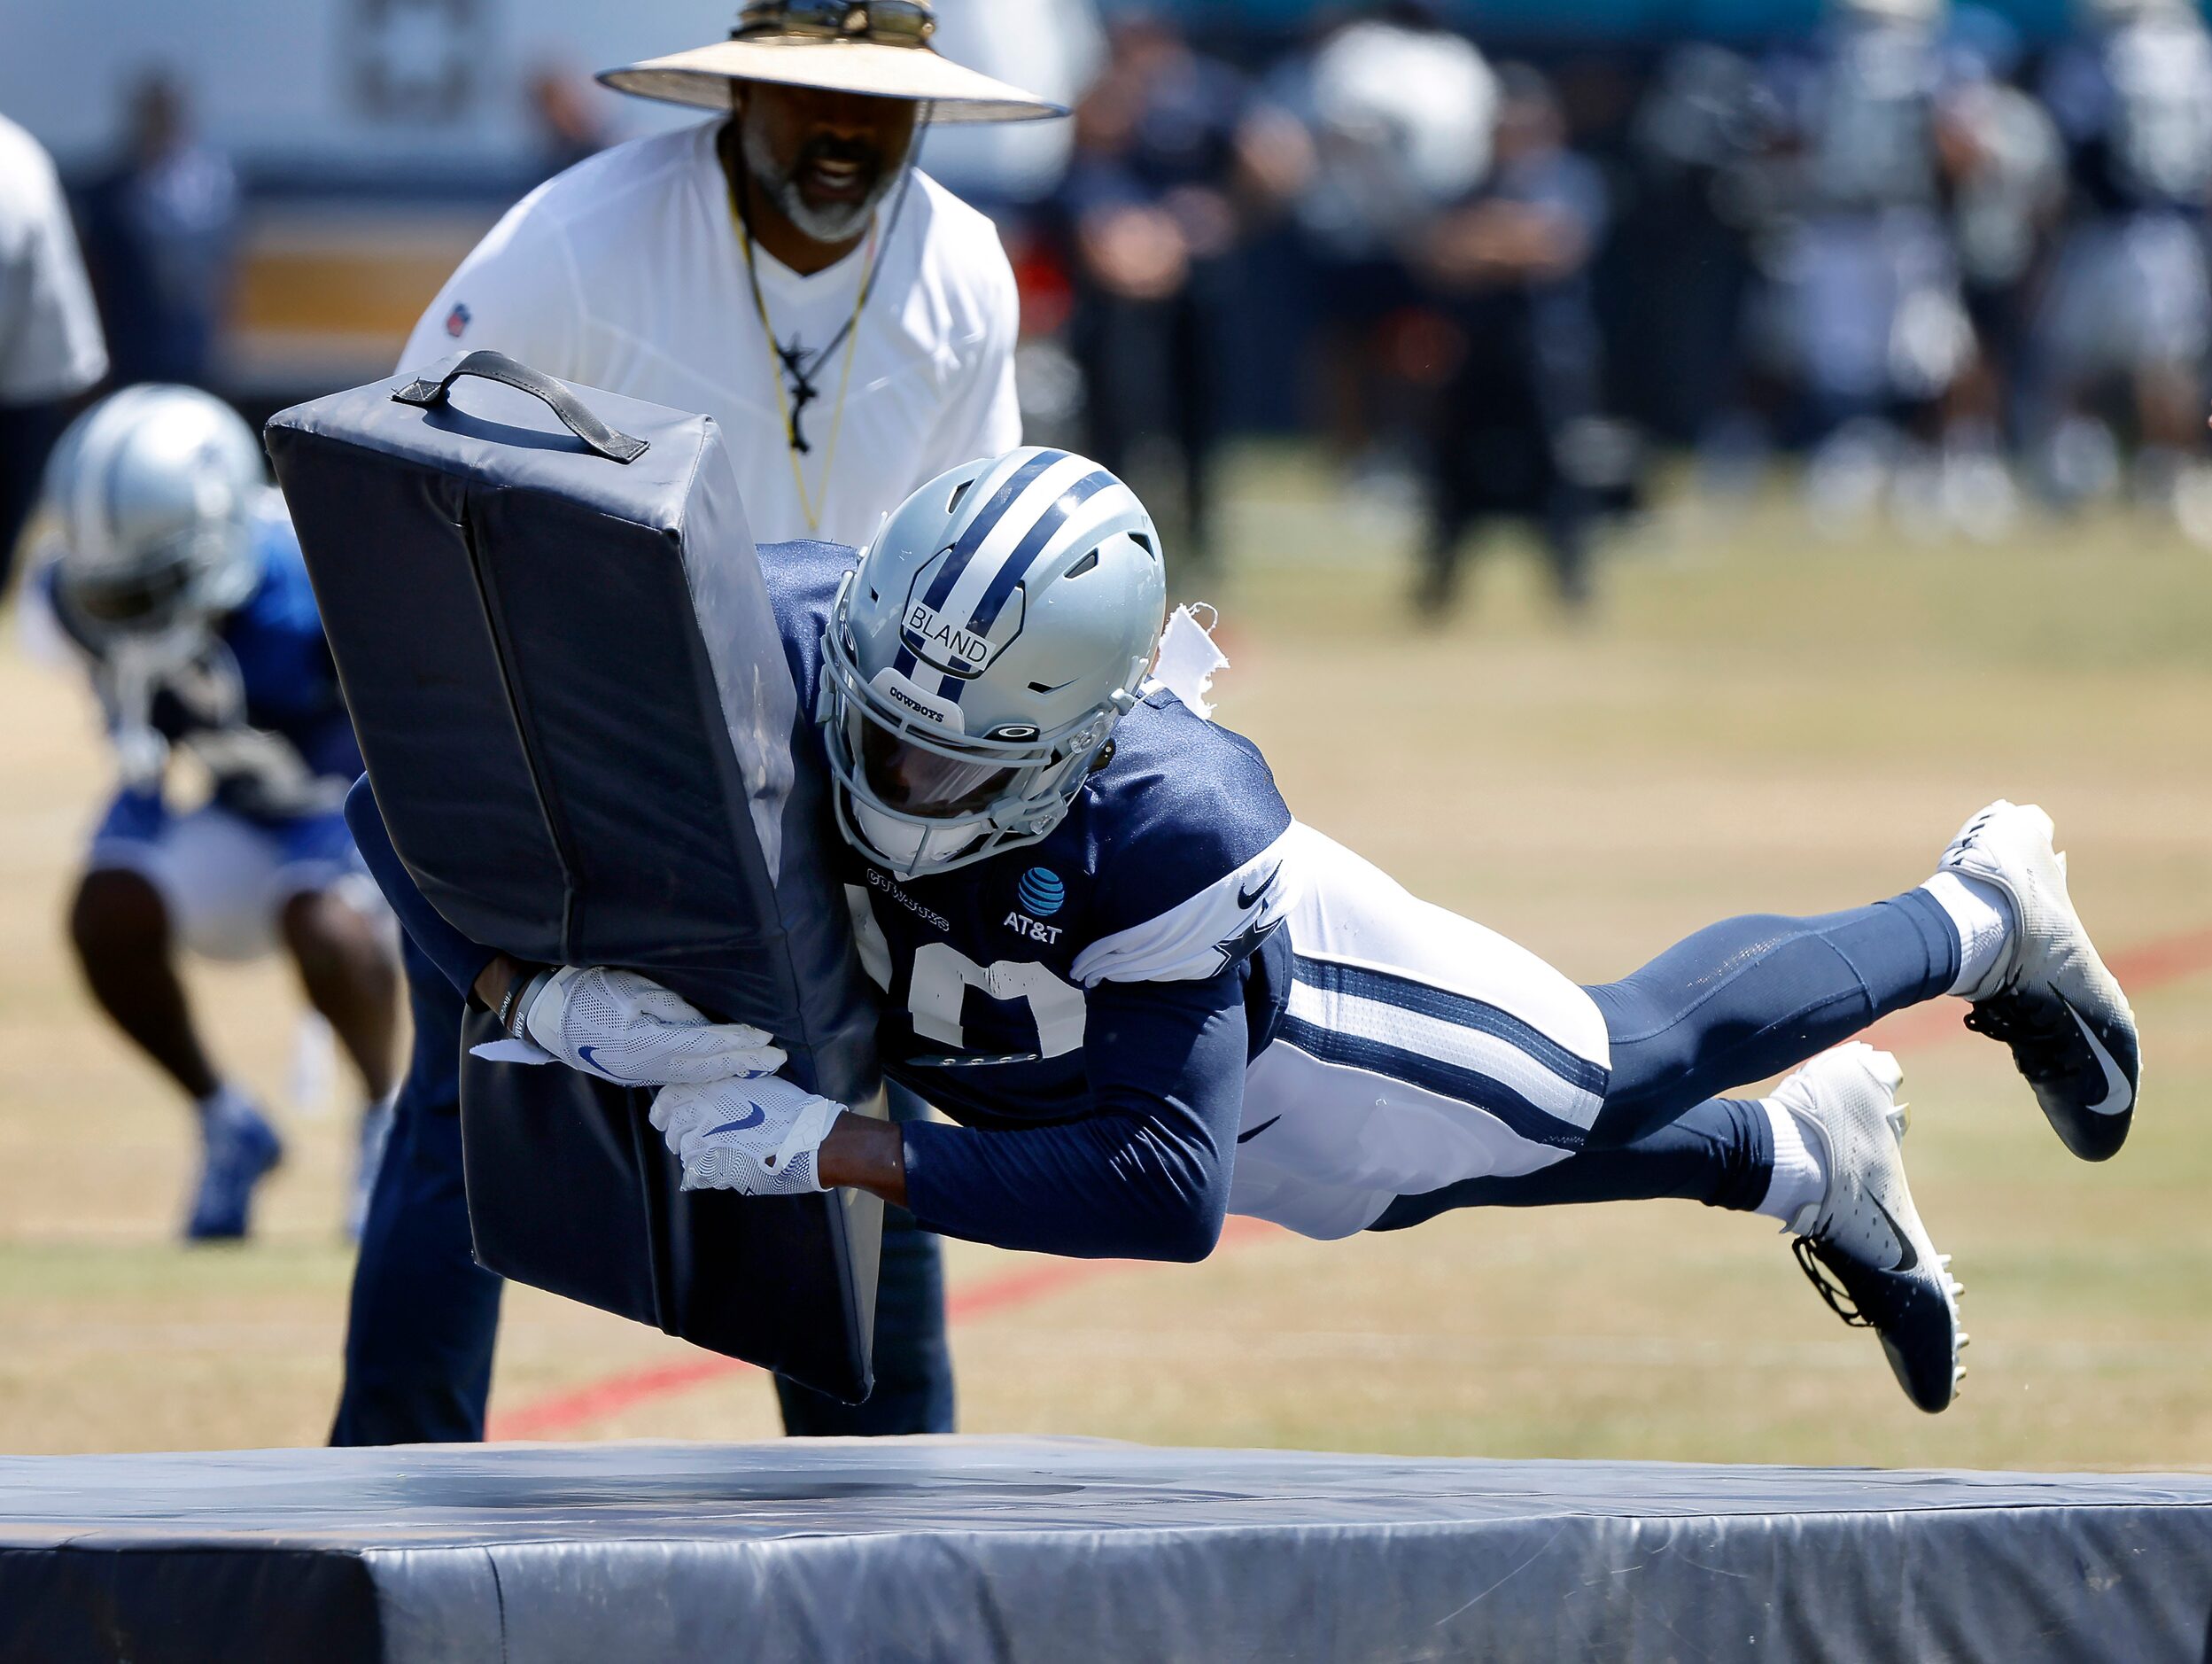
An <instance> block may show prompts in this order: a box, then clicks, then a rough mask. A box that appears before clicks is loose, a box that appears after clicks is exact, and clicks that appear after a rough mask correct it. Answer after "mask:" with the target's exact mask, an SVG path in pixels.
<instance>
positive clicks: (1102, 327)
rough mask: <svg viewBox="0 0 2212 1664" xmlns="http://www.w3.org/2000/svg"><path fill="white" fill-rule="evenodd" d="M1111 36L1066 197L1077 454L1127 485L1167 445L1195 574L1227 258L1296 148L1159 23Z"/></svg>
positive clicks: (1122, 21) (1204, 523)
mask: <svg viewBox="0 0 2212 1664" xmlns="http://www.w3.org/2000/svg"><path fill="white" fill-rule="evenodd" d="M1110 38H1111V43H1112V51H1111V54H1110V56H1109V58H1108V60H1107V63H1106V68H1105V71H1104V73H1103V74H1101V75H1100V76H1099V77H1098V80H1097V81H1096V82H1094V83H1093V84H1092V86H1091V88H1090V91H1089V92H1087V93H1086V94H1085V95H1084V96H1083V101H1082V103H1081V104H1080V105H1078V106H1077V108H1076V111H1075V154H1074V157H1073V159H1072V162H1071V165H1070V167H1069V170H1068V175H1067V182H1066V183H1065V185H1064V186H1063V187H1062V192H1061V199H1062V202H1063V205H1064V206H1065V209H1066V212H1067V219H1068V222H1069V227H1070V242H1071V244H1072V251H1073V253H1072V260H1071V264H1072V268H1073V272H1074V277H1075V311H1074V315H1073V317H1072V319H1071V321H1070V335H1071V339H1072V343H1073V346H1074V349H1075V360H1076V362H1077V364H1078V365H1079V366H1080V367H1081V369H1082V371H1083V380H1084V384H1085V391H1086V399H1085V404H1084V412H1085V421H1084V424H1083V427H1084V447H1083V448H1084V449H1085V450H1086V451H1087V452H1088V453H1089V454H1090V455H1092V456H1094V457H1096V458H1097V459H1098V461H1099V462H1100V463H1104V464H1105V465H1106V467H1107V468H1108V469H1110V470H1114V471H1115V472H1117V473H1122V474H1124V475H1126V474H1129V473H1130V472H1131V471H1132V470H1137V471H1138V472H1142V471H1145V470H1144V463H1145V461H1146V460H1147V459H1146V458H1145V455H1144V451H1145V441H1146V440H1148V439H1153V438H1154V437H1160V436H1164V437H1166V438H1168V439H1172V441H1173V443H1174V446H1175V448H1176V456H1177V459H1178V461H1179V463H1180V470H1181V483H1182V487H1183V489H1182V502H1183V514H1182V516H1181V518H1182V520H1183V522H1184V532H1185V534H1186V535H1185V539H1184V545H1183V549H1184V558H1185V559H1186V560H1189V561H1193V562H1203V561H1205V560H1206V559H1207V554H1208V551H1209V548H1210V546H1211V541H1212V536H1213V487H1212V470H1213V460H1214V453H1215V447H1216V446H1217V444H1218V443H1219V440H1220V438H1221V426H1222V385H1221V377H1222V338H1223V336H1224V334H1225V333H1226V332H1227V330H1229V328H1230V323H1231V318H1230V314H1231V311H1232V309H1233V307H1235V305H1236V300H1237V295H1236V276H1237V272H1236V268H1234V266H1233V265H1232V264H1231V258H1230V257H1231V256H1232V255H1233V254H1234V253H1235V252H1236V251H1237V249H1238V245H1239V244H1240V243H1241V242H1242V241H1243V239H1244V237H1245V236H1246V231H1247V229H1248V226H1249V223H1250V222H1251V220H1252V218H1253V216H1254V215H1255V214H1258V213H1261V212H1264V211H1265V210H1267V209H1268V208H1269V207H1271V206H1274V204H1275V203H1276V202H1277V200H1279V198H1280V195H1281V194H1282V191H1283V188H1284V186H1285V183H1288V182H1290V181H1292V180H1294V179H1295V177H1296V176H1297V175H1298V173H1299V172H1300V171H1302V165H1303V158H1304V151H1305V147H1304V142H1303V137H1302V135H1300V134H1299V133H1298V132H1297V130H1296V129H1295V128H1291V127H1288V126H1287V124H1286V122H1285V120H1284V119H1283V118H1281V117H1279V116H1272V117H1271V116H1269V115H1267V114H1264V113H1254V111H1253V108H1252V105H1251V104H1250V101H1249V98H1248V97H1247V93H1246V86H1245V82H1244V80H1243V78H1242V77H1241V76H1240V75H1238V74H1237V72H1236V71H1234V70H1233V69H1231V68H1230V67H1229V66H1227V65H1225V64H1222V63H1218V62H1216V61H1215V60H1213V59H1211V58H1205V57H1201V56H1200V55H1199V53H1197V52H1195V51H1192V50H1191V46H1190V44H1189V43H1188V42H1187V41H1185V40H1184V37H1183V36H1182V35H1181V33H1180V32H1179V31H1178V30H1177V29H1176V27H1175V25H1174V24H1173V23H1172V22H1170V21H1169V20H1168V19H1167V17H1166V16H1165V15H1164V14H1161V13H1159V12H1134V13H1125V14H1123V15H1122V17H1120V18H1119V19H1116V21H1115V23H1114V28H1113V30H1112V34H1111V37H1110ZM1285 152H1287V154H1285Z"/></svg>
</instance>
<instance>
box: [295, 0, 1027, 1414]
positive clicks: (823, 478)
mask: <svg viewBox="0 0 2212 1664" xmlns="http://www.w3.org/2000/svg"><path fill="white" fill-rule="evenodd" d="M934 34H935V14H934V13H933V12H932V11H931V9H930V8H929V7H928V6H927V5H926V4H920V3H919V0H876V4H858V3H857V0H853V3H849V0H749V4H746V5H745V7H744V9H743V11H742V12H741V13H740V14H739V19H738V23H737V27H735V28H734V29H733V30H732V31H731V33H730V36H729V38H728V39H727V40H725V41H719V42H717V43H713V44H711V45H709V46H704V47H700V48H697V49H695V50H694V51H686V52H679V53H677V54H675V55H673V56H671V57H669V58H657V59H654V60H652V61H650V62H647V63H643V64H633V65H631V66H627V67H625V68H623V69H619V70H612V71H609V72H608V73H607V74H604V75H602V77H601V78H600V79H601V80H602V82H605V84H607V85H609V86H611V87H613V88H615V89H617V91H623V92H630V93H635V94H638V95H640V96H642V97H652V98H657V99H662V100H664V101H667V102H670V103H675V104H682V105H689V106H692V107H694V108H698V109H703V110H707V111H710V112H712V113H713V115H712V117H711V119H709V120H705V121H700V122H698V123H696V124H695V125H693V126H689V127H685V128H677V129H675V130H674V131H672V132H667V133H663V134H659V135H656V136H652V137H648V138H643V139H639V140H636V141H633V142H632V143H629V144H618V145H616V146H615V147H614V148H612V149H611V150H608V151H604V152H601V153H600V154H599V155H597V156H594V157H593V158H592V159H589V160H587V161H586V162H583V163H581V164H580V165H578V167H573V168H570V170H569V171H568V172H566V173H564V174H562V175H558V176H557V177H555V178H554V179H552V180H549V181H547V183H545V184H543V185H540V186H539V188H538V189H537V190H536V191H532V193H531V194H530V195H529V196H527V197H525V198H524V199H523V200H522V201H521V202H520V203H518V204H517V205H516V206H515V207H514V208H513V209H512V210H511V211H510V212H509V213H508V215H507V216H506V218H505V219H503V220H502V221H501V222H500V223H499V224H498V225H497V226H496V227H494V228H493V230H492V231H491V233H490V234H489V235H488V236H486V237H485V239H484V241H483V242H482V243H481V244H479V245H477V248H476V250H475V252H474V253H471V254H470V256H469V257H468V258H467V259H466V260H463V261H462V265H461V268H460V269H459V270H457V271H456V272H455V273H454V276H452V278H451V279H449V280H448V282H447V283H446V286H445V288H444V289H443V290H442V291H441V292H439V295H438V297H437V299H434V300H433V301H432V302H431V306H430V307H429V309H428V310H427V311H426V312H425V313H424V314H423V317H422V320H421V322H420V323H418V324H417V325H416V328H415V334H414V336H413V338H411V339H410V340H409V342H408V343H407V348H406V350H405V352H404V353H403V354H402V355H401V358H400V368H401V369H403V370H406V371H408V372H413V371H416V370H420V369H423V368H424V367H426V366H428V365H430V364H432V363H434V362H438V361H439V360H441V359H444V358H446V357H450V356H452V355H454V354H460V353H466V352H471V351H475V350H477V349H480V348H493V349H496V350H498V351H500V352H502V353H506V354H510V355H511V356H513V357H515V358H517V359H520V360H521V361H522V362H524V363H526V364H529V365H530V366H532V368H534V369H539V370H542V371H544V372H546V373H547V374H548V375H553V376H557V377H562V378H563V379H565V380H569V381H574V382H579V383H582V384H583V385H586V386H591V387H601V388H605V389H606V390H608V391H609V392H611V393H622V394H625V395H626V396H628V397H632V398H637V399H647V400H654V401H656V402H657V403H660V404H664V405H668V406H671V407H672V408H677V409H682V410H696V411H703V412H705V413H706V414H708V415H710V416H713V417H714V419H715V421H716V422H717V423H718V424H719V426H720V428H721V430H722V432H723V435H724V438H725V439H726V443H727V445H728V447H729V453H730V459H731V462H732V463H733V466H734V467H735V469H736V470H737V479H738V486H739V489H740V491H741V494H742V496H743V499H744V502H745V513H746V519H747V521H748V523H749V526H750V529H751V531H752V533H753V535H754V537H755V539H756V540H757V541H758V542H759V543H761V544H763V545H766V544H771V543H776V542H784V541H792V540H803V539H821V540H834V541H837V542H842V543H850V544H854V545H858V544H863V543H865V542H867V541H868V540H870V539H872V538H873V536H874V534H875V531H876V528H877V526H878V525H880V524H881V520H882V518H883V516H884V515H885V513H886V512H888V511H889V509H891V508H892V507H894V506H895V505H896V503H897V502H899V501H900V500H901V498H902V497H903V496H904V494H906V493H908V492H910V491H912V490H913V489H915V488H916V487H917V486H920V485H922V484H923V483H925V482H927V480H929V479H931V478H935V476H936V475H937V474H939V473H942V472H943V471H944V470H946V469H948V468H951V467H954V466H957V465H958V464H959V463H963V462H966V461H968V460H969V459H971V458H973V457H975V456H979V455H996V454H997V453H998V452H1000V451H1002V450H1005V449H1008V448H1010V447H1013V446H1014V445H1016V444H1018V443H1020V441H1021V408H1020V406H1019V403H1018V401H1017V397H1016V393H1015V387H1014V375H1013V353H1014V344H1015V341H1016V339H1017V338H1018V337H1019V334H1020V327H1021V318H1020V304H1019V298H1018V296H1017V294H1016V292H1015V288H1014V281H1013V271H1012V269H1011V268H1009V266H1008V264H1007V260H1006V256H1005V251H1004V249H1003V248H1002V247H1001V246H1000V245H999V242H998V237H997V231H996V230H995V229H994V228H993V226H992V224H991V222H990V221H989V220H988V219H987V218H985V217H984V216H983V215H982V214H979V213H978V212H977V211H976V210H975V209H974V208H973V207H971V206H968V205H967V204H966V203H965V202H962V201H961V200H960V199H959V198H957V197H955V196H953V195H952V193H951V192H950V191H946V190H945V189H943V187H942V186H940V185H939V184H937V183H936V182H935V180H933V179H931V178H930V177H929V176H928V175H926V174H924V173H922V172H921V171H920V169H919V168H918V167H915V166H914V165H913V153H914V149H915V146H916V144H917V143H918V141H919V139H920V135H921V132H922V129H923V128H924V127H925V126H926V125H927V124H929V123H933V122H967V121H1028V120H1034V119H1037V118H1043V117H1050V116H1056V115H1063V114H1065V113H1066V112H1065V111H1063V110H1062V109H1060V108H1059V106H1057V105H1053V104H1052V103H1050V102H1049V101H1047V100H1044V99H1042V98H1038V97H1035V96H1033V95H1031V94H1029V93H1028V92H1025V91H1023V90H1021V89H1018V88H1015V87H1012V86H1009V85H1006V84H1005V83H1003V82H997V81H995V80H993V79H991V78H990V77H989V76H986V75H983V74H978V73H976V72H974V71H972V70H969V69H966V68H965V67H963V66H959V65H956V64H954V63H952V62H951V60H949V59H947V58H943V57H942V56H940V55H939V54H938V53H937V52H936V51H935V50H934V49H933V47H932V46H931V44H930V41H931V37H932V36H933V35H934ZM410 964H411V965H415V961H413V960H410ZM419 970H420V967H419V966H415V971H414V972H411V975H410V981H409V992H410V997H411V999H412V1006H413V1010H414V1013H415V1023H416V1028H417V1032H418V1035H419V1034H423V1033H429V1034H431V1035H432V1036H434V1037H436V1038H434V1040H432V1041H430V1042H424V1041H422V1040H418V1042H417V1046H416V1051H415V1058H416V1061H417V1063H418V1064H419V1065H422V1066H423V1072H422V1073H420V1074H419V1075H418V1076H415V1077H410V1078H409V1080H408V1082H407V1085H406V1088H405V1090H404V1091H403V1092H401V1094H400V1104H399V1114H398V1116H397V1120H396V1124H395V1129H394V1132H393V1143H392V1160H391V1161H390V1162H387V1163H386V1168H385V1172H386V1175H387V1177H386V1179H385V1182H384V1184H383V1185H381V1186H379V1187H378V1189H377V1193H376V1196H375V1198H374V1200H373V1201H372V1202H371V1205H370V1209H369V1223H368V1227H367V1229H366V1231H365V1232H364V1234H363V1238H362V1243H361V1259H360V1262H359V1264H358V1265H357V1266H356V1269H355V1272H354V1279H353V1297H352V1305H351V1309H350V1317H349V1323H348V1328H347V1335H346V1349H345V1388H344V1391H343V1394H342V1396H341V1397H340V1400H339V1403H338V1413H337V1417H336V1419H335V1421H334V1423H333V1426H332V1428H331V1435H330V1437H331V1442H333V1443H336V1444H344V1445H353V1444H391V1443H407V1442H416V1441H424V1440H477V1439H481V1438H482V1437H483V1436H484V1432H485V1408H486V1401H487V1397H488V1395H489V1392H490V1388H491V1372H492V1355H493V1341H494V1336H495V1334H496V1329H497V1324H498V1315H499V1283H498V1280H497V1279H494V1278H492V1277H491V1276H490V1274H489V1273H487V1272H485V1271H483V1270H482V1269H481V1268H480V1267H478V1266H477V1264H475V1261H474V1257H473V1254H472V1251H471V1243H470V1229H469V1217H468V1208H467V1201H466V1196H465V1194H464V1191H463V1188H462V1162H461V1135H460V1126H459V1115H458V1109H459V1103H460V1080H459V1075H458V1058H459V1054H460V1043H459V1032H460V1024H461V1017H462V1007H461V1004H460V1002H459V1001H458V1000H457V999H454V994H453V990H452V989H451V988H450V987H449V986H447V985H446V984H445V982H444V980H443V979H442V978H441V977H439V976H437V975H436V974H435V973H432V974H430V975H428V976H423V975H420V974H416V973H419ZM892 1113H893V1115H894V1116H899V1117H904V1118H920V1117H922V1116H926V1115H927V1108H926V1107H925V1106H924V1105H923V1104H922V1102H921V1100H920V1099H918V1098H915V1097H914V1096H913V1095H912V1094H911V1093H909V1092H904V1090H896V1091H895V1092H894V1093H893V1095H892ZM874 1363H875V1378H876V1386H875V1391H874V1393H873V1396H871V1397H870V1398H869V1399H868V1401H867V1402H866V1403H865V1404H860V1405H858V1406H852V1405H846V1404H839V1403H837V1402H835V1401H834V1400H832V1399H830V1398H827V1397H826V1396H822V1395H820V1394H819V1393H814V1392H811V1391H808V1390H807V1389H805V1388H799V1387H796V1386H793V1385H791V1384H789V1383H787V1382H785V1381H782V1380H778V1382H777V1395H778V1398H779V1400H780V1404H781V1406H782V1410H783V1418H784V1427H785V1429H786V1430H787V1431H788V1432H790V1433H793V1434H801V1435H841V1434H842V1435H877V1434H904V1433H948V1432H951V1430H952V1424H953V1382H952V1365H951V1353H950V1350H949V1349H948V1347H947V1345H946V1342H945V1335H944V1297H943V1270H942V1266H941V1261H940V1256H939V1250H938V1247H937V1242H936V1239H935V1237H933V1236H930V1235H928V1234H927V1232H923V1231H922V1230H920V1227H919V1226H917V1225H915V1224H914V1221H913V1218H912V1216H911V1215H909V1214H907V1213H905V1212H904V1211H903V1210H901V1209H891V1210H889V1213H887V1215H886V1217H885V1220H884V1232H883V1248H882V1257H881V1272H880V1279H879V1282H878V1285H877V1298H876V1335H875V1354H874Z"/></svg>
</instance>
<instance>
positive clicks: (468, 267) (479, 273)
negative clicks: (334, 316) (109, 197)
mask: <svg viewBox="0 0 2212 1664" xmlns="http://www.w3.org/2000/svg"><path fill="white" fill-rule="evenodd" d="M584 335H585V331H584V303H583V295H582V292H581V290H580V288H579V286H578V283H577V278H576V262H575V260H574V259H573V257H572V256H571V255H570V253H569V245H568V234H567V232H566V231H565V230H564V229H563V228H562V227H561V226H559V225H557V224H555V223H553V222H550V221H548V220H547V219H546V218H545V217H544V215H543V214H542V213H541V212H539V210H538V198H537V196H536V195H535V194H534V193H533V194H532V195H531V196H528V197H525V198H523V199H522V201H520V202H518V203H516V205H515V206H514V207H512V208H510V209H508V213H507V217H506V218H505V219H503V220H501V222H499V223H498V224H497V225H495V226H493V228H492V229H491V231H490V232H489V234H487V235H486V236H485V239H484V241H482V242H481V243H479V244H477V246H476V248H475V249H474V250H473V251H472V252H471V253H470V255H469V257H468V259H466V260H462V262H461V266H460V268H459V269H458V270H456V271H455V272H454V275H453V276H451V277H449V278H447V279H446V286H445V287H444V288H443V289H440V290H439V292H438V298H437V299H435V300H433V301H431V304H430V308H429V310H428V311H426V312H424V313H423V317H422V321H421V322H420V323H417V324H416V325H415V333H414V334H412V335H410V336H409V337H408V338H407V351H406V352H404V353H402V354H400V363H399V369H400V373H402V374H406V373H407V372H410V371H413V370H417V369H422V368H423V366H424V365H426V364H431V363H434V362H437V361H438V360H439V359H441V358H446V357H450V356H451V355H452V354H455V353H473V352H477V351H478V350H480V349H484V348H487V347H488V348H491V349H492V350H493V351H496V352H501V353H505V354H507V355H508V357H510V358H516V359H520V360H521V361H522V362H524V363H525V364H527V365H529V366H530V367H531V368H532V369H541V370H543V371H545V373H546V374H547V375H548V376H558V377H562V378H563V380H567V381H589V380H591V376H590V374H589V367H588V366H586V364H585V363H584V362H583V350H582V349H583V342H584Z"/></svg>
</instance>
